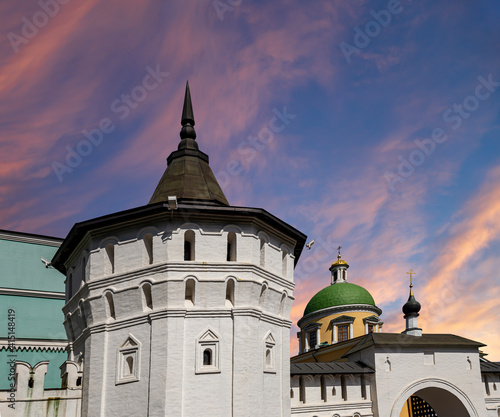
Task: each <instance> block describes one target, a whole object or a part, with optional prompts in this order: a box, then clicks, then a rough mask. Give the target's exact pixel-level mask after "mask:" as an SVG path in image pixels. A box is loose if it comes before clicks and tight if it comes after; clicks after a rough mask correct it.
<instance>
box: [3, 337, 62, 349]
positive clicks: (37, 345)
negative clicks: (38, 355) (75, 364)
mask: <svg viewBox="0 0 500 417" xmlns="http://www.w3.org/2000/svg"><path fill="white" fill-rule="evenodd" d="M67 346H68V341H67V340H33V339H16V344H15V350H16V351H36V352H38V351H41V352H64V351H65V350H66V347H67ZM7 350H9V343H8V340H7V339H5V338H2V339H0V351H7Z"/></svg>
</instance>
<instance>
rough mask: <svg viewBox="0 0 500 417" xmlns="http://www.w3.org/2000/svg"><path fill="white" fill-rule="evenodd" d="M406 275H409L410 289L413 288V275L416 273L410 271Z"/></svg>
mask: <svg viewBox="0 0 500 417" xmlns="http://www.w3.org/2000/svg"><path fill="white" fill-rule="evenodd" d="M407 274H410V287H413V275H417V273H416V272H415V271H414V270H413V269H410V272H407Z"/></svg>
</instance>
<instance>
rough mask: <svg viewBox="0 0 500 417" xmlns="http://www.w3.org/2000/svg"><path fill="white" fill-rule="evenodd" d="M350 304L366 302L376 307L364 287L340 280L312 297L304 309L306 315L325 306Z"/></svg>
mask: <svg viewBox="0 0 500 417" xmlns="http://www.w3.org/2000/svg"><path fill="white" fill-rule="evenodd" d="M350 304H366V305H370V306H373V307H376V306H375V301H374V300H373V297H372V296H371V294H370V293H369V292H368V291H367V290H365V289H364V288H363V287H360V286H359V285H356V284H351V283H348V282H339V283H336V284H334V285H329V286H328V287H326V288H323V289H322V290H321V291H319V292H318V293H317V294H316V295H315V296H314V297H313V298H311V300H310V301H309V303H308V304H307V306H306V309H305V310H304V316H307V315H308V314H310V313H313V312H315V311H318V310H322V309H324V308H329V307H337V306H343V305H350Z"/></svg>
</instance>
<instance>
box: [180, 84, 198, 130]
mask: <svg viewBox="0 0 500 417" xmlns="http://www.w3.org/2000/svg"><path fill="white" fill-rule="evenodd" d="M194 124H195V123H194V114H193V104H192V103H191V92H190V91H189V81H186V93H185V94H184V106H183V108H182V117H181V125H182V129H181V133H180V135H181V139H196V132H195V130H194Z"/></svg>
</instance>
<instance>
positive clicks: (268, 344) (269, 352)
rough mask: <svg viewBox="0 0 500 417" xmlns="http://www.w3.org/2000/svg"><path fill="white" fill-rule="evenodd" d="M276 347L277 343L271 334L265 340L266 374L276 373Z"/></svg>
mask: <svg viewBox="0 0 500 417" xmlns="http://www.w3.org/2000/svg"><path fill="white" fill-rule="evenodd" d="M275 346H276V341H275V339H274V337H273V335H272V333H271V332H269V333H268V334H267V336H266V338H265V339H264V372H265V373H272V374H274V373H276V366H275V362H276V359H275V357H274V356H275V354H276V351H275Z"/></svg>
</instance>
